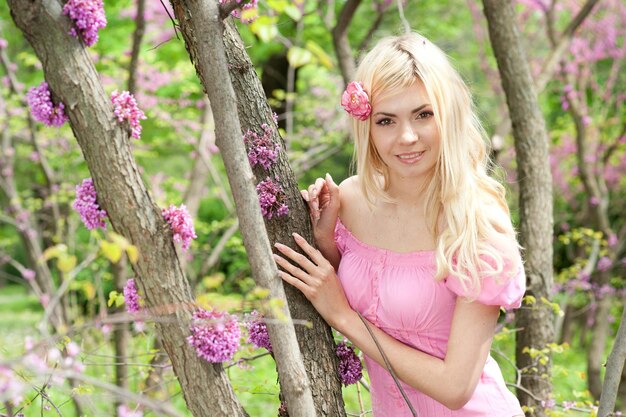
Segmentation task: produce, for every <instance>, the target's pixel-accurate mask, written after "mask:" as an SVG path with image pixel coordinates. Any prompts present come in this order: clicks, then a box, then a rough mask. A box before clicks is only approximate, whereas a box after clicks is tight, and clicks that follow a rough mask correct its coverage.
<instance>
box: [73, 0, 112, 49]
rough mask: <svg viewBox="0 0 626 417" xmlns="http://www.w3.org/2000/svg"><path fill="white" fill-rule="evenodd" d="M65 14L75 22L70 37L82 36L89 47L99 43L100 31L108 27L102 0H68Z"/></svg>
mask: <svg viewBox="0 0 626 417" xmlns="http://www.w3.org/2000/svg"><path fill="white" fill-rule="evenodd" d="M63 14H64V15H67V16H69V17H70V19H72V20H73V22H74V26H75V27H73V28H72V29H71V30H70V35H72V36H76V37H78V36H80V37H81V38H82V40H83V42H85V45H87V46H92V45H93V44H95V43H96V42H98V30H100V29H102V28H104V27H105V26H106V25H107V18H106V16H105V14H104V4H103V2H102V0H68V2H67V3H65V6H63Z"/></svg>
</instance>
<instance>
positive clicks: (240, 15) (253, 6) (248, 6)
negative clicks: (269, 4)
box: [220, 0, 259, 23]
mask: <svg viewBox="0 0 626 417" xmlns="http://www.w3.org/2000/svg"><path fill="white" fill-rule="evenodd" d="M233 2H236V3H237V4H241V3H242V0H220V4H227V3H233ZM258 2H259V0H250V1H248V2H247V3H245V4H244V5H243V6H240V9H241V11H240V10H239V9H235V10H233V11H232V12H231V15H232V16H233V17H236V18H237V19H239V20H241V23H252V22H253V21H255V20H256V15H257V14H258V13H253V14H252V17H246V13H245V12H244V11H245V10H257V9H258V8H259V6H258Z"/></svg>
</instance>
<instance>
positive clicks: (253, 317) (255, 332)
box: [246, 310, 272, 352]
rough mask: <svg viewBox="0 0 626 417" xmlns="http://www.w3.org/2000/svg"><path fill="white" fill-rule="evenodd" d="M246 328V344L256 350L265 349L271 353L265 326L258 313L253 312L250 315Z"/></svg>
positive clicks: (270, 344)
mask: <svg viewBox="0 0 626 417" xmlns="http://www.w3.org/2000/svg"><path fill="white" fill-rule="evenodd" d="M246 328H247V329H248V343H251V344H252V345H254V346H255V347H257V348H265V349H267V350H269V351H270V352H271V351H272V343H271V342H270V336H269V334H268V333H267V326H266V325H265V322H264V321H263V317H262V315H261V314H259V312H258V311H256V310H255V311H253V312H252V313H250V320H249V321H248V322H246Z"/></svg>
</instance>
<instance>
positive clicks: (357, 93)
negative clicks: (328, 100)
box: [341, 81, 372, 120]
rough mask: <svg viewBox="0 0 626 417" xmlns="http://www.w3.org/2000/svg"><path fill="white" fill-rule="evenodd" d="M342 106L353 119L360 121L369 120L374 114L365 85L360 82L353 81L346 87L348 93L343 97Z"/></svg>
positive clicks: (344, 93)
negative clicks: (371, 114)
mask: <svg viewBox="0 0 626 417" xmlns="http://www.w3.org/2000/svg"><path fill="white" fill-rule="evenodd" d="M341 106H342V107H343V108H344V109H345V111H347V112H348V113H349V114H350V115H351V116H352V117H354V118H356V119H359V120H367V118H368V117H370V113H372V106H371V105H370V100H369V97H368V96H367V93H366V92H365V90H364V89H363V84H361V83H360V82H358V81H352V82H351V83H350V84H348V87H346V91H344V92H343V95H342V96H341Z"/></svg>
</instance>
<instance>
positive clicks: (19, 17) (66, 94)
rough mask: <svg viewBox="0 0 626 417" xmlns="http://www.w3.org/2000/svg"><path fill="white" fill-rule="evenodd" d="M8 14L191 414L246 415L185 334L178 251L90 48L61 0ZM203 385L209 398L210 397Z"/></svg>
mask: <svg viewBox="0 0 626 417" xmlns="http://www.w3.org/2000/svg"><path fill="white" fill-rule="evenodd" d="M8 4H9V7H10V10H11V16H12V17H13V20H14V21H15V23H16V25H17V26H18V27H19V28H20V29H21V30H22V32H23V33H24V35H25V37H26V39H27V40H28V42H29V43H30V44H31V45H32V47H33V49H34V50H35V53H36V54H37V56H38V58H39V60H40V61H41V63H42V66H43V70H44V75H45V78H46V81H47V82H48V85H49V87H50V89H51V90H52V92H53V94H54V96H55V97H56V98H57V99H59V100H60V101H62V102H63V103H64V104H65V109H66V113H67V115H68V116H69V119H70V125H71V128H72V130H73V132H74V135H75V136H76V139H77V141H78V144H79V146H80V148H81V150H82V152H83V155H84V157H85V160H86V162H87V166H88V167H89V171H90V173H91V176H92V178H93V181H94V184H95V188H96V190H97V192H98V201H99V203H100V205H101V206H102V208H103V209H105V210H106V211H107V213H108V215H109V219H110V221H111V224H112V226H113V229H114V230H115V231H116V232H117V233H119V234H121V235H122V236H124V237H126V239H128V240H129V241H130V242H131V243H132V244H133V245H135V246H136V247H137V248H138V249H139V253H140V256H139V260H138V262H137V263H136V264H135V265H133V269H134V272H135V275H136V277H137V283H138V285H139V287H140V289H141V290H143V293H144V294H145V299H146V310H147V311H148V312H149V314H152V315H154V316H155V317H154V318H155V321H156V330H157V333H158V335H159V336H160V337H161V340H162V341H163V345H164V347H165V350H166V351H167V353H168V354H169V356H170V359H171V361H172V365H173V368H174V372H175V373H176V375H177V376H178V380H179V382H180V384H181V387H182V392H183V396H184V398H185V400H186V402H187V406H188V408H189V410H190V411H191V413H192V414H193V415H194V416H196V417H200V416H202V417H210V416H220V415H227V416H245V415H246V413H245V411H244V410H243V408H242V407H241V405H240V404H239V402H238V400H237V398H236V397H235V394H234V392H233V390H232V387H231V385H230V383H229V381H228V378H227V376H226V374H225V373H224V370H223V368H222V366H221V365H212V364H209V363H207V362H206V361H203V360H201V359H200V358H198V356H197V355H196V352H195V350H194V349H193V347H191V346H190V345H189V344H188V343H187V342H186V340H185V339H186V337H187V336H188V335H189V331H188V329H189V324H190V318H191V312H190V310H191V309H192V308H193V296H192V294H191V291H190V289H189V285H188V283H187V281H186V279H185V276H184V274H183V271H182V269H181V267H180V264H179V261H178V258H177V256H176V249H175V247H174V243H173V240H172V235H171V232H170V231H169V227H168V226H167V224H166V223H165V221H164V219H163V217H162V215H161V209H160V208H159V207H157V206H156V205H155V203H154V202H153V201H152V199H151V197H150V195H149V194H148V192H147V190H146V187H145V185H144V183H143V181H142V179H141V176H140V174H139V169H138V167H137V165H136V162H135V160H134V158H133V154H132V148H131V143H130V138H129V133H128V131H127V129H126V128H125V127H124V126H121V125H119V124H117V123H116V122H115V121H114V119H113V109H112V105H111V102H110V99H109V97H108V96H107V95H106V94H105V92H104V89H103V87H102V84H101V83H100V80H99V77H98V74H97V72H96V69H95V67H94V65H93V62H92V61H91V58H90V56H89V52H88V51H87V49H86V48H85V47H84V45H83V44H82V42H80V41H79V40H77V39H76V38H73V37H71V36H70V35H68V32H69V30H70V28H71V26H70V21H69V20H68V18H67V17H66V16H64V15H63V13H62V3H61V2H60V1H59V0H37V1H23V0H8ZM207 393H210V394H209V395H210V396H211V400H210V401H207V400H206V398H207Z"/></svg>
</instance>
